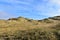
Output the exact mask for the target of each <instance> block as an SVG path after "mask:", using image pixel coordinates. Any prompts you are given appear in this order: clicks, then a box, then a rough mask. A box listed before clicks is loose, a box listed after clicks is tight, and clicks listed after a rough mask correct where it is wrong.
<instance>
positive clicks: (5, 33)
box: [0, 16, 60, 40]
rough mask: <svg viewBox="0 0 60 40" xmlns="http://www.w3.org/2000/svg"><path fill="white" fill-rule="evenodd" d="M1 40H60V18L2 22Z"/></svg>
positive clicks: (0, 27) (22, 19)
mask: <svg viewBox="0 0 60 40" xmlns="http://www.w3.org/2000/svg"><path fill="white" fill-rule="evenodd" d="M0 40H60V16H55V17H49V18H45V19H43V20H33V19H28V18H24V17H18V18H10V19H8V20H0Z"/></svg>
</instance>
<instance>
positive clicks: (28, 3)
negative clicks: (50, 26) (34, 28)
mask: <svg viewBox="0 0 60 40" xmlns="http://www.w3.org/2000/svg"><path fill="white" fill-rule="evenodd" d="M56 15H60V0H0V19H7V18H12V17H19V16H23V17H27V18H32V19H43V18H47V17H50V16H56Z"/></svg>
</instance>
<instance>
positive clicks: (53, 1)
mask: <svg viewBox="0 0 60 40" xmlns="http://www.w3.org/2000/svg"><path fill="white" fill-rule="evenodd" d="M49 2H52V3H54V4H60V0H49Z"/></svg>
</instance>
